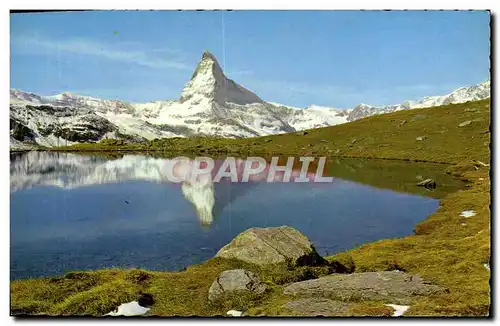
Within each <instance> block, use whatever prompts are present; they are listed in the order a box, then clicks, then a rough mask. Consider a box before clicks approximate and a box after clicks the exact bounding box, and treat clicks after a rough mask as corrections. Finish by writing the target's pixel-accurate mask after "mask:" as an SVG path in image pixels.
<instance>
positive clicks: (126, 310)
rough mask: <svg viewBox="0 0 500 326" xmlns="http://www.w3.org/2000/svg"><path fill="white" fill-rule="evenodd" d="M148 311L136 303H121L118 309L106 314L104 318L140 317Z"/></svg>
mask: <svg viewBox="0 0 500 326" xmlns="http://www.w3.org/2000/svg"><path fill="white" fill-rule="evenodd" d="M149 310H151V309H150V308H145V307H143V306H141V305H139V303H138V302H137V301H132V302H128V303H122V304H121V305H120V306H119V307H118V309H116V310H115V311H111V312H110V313H107V314H106V316H140V315H144V314H145V313H147V312H148V311H149Z"/></svg>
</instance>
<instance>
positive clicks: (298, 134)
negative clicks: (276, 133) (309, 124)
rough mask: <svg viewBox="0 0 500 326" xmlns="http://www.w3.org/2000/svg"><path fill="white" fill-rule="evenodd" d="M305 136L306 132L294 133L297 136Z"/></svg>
mask: <svg viewBox="0 0 500 326" xmlns="http://www.w3.org/2000/svg"><path fill="white" fill-rule="evenodd" d="M307 134H308V132H307V131H299V132H298V133H296V135H297V136H305V135H307Z"/></svg>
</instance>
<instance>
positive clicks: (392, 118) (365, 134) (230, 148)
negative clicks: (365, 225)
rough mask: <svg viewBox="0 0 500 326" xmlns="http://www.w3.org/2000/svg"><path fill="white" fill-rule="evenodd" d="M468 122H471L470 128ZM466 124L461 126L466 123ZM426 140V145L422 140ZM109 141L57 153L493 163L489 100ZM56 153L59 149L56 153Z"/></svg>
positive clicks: (68, 148) (70, 148) (74, 147)
mask: <svg viewBox="0 0 500 326" xmlns="http://www.w3.org/2000/svg"><path fill="white" fill-rule="evenodd" d="M468 121H470V123H469V124H467V123H468ZM462 123H466V125H465V126H463V127H460V124H462ZM417 137H422V140H417ZM119 144H121V142H120V141H115V140H108V141H103V142H101V143H98V144H78V145H75V146H70V147H61V148H58V149H57V150H104V151H106V150H117V149H121V150H146V151H160V152H165V153H175V152H182V153H193V155H194V154H199V153H204V154H206V153H212V154H214V155H218V154H219V155H225V153H233V154H241V155H246V154H269V155H271V154H282V155H284V154H293V155H329V156H343V157H365V158H388V159H402V160H413V161H429V162H443V163H458V162H461V161H463V160H467V159H470V158H474V159H477V160H481V161H485V162H486V161H488V160H489V150H490V147H489V146H490V110H489V101H488V100H481V101H475V102H468V103H462V104H449V105H443V106H438V107H433V108H423V109H415V110H403V111H397V112H393V113H389V114H383V115H375V116H372V117H368V118H364V119H361V120H357V121H354V122H350V123H346V124H341V125H336V126H332V127H325V128H317V129H311V130H307V131H301V132H293V133H287V134H281V135H273V136H264V137H254V138H246V139H225V138H211V137H193V138H188V139H185V138H170V139H158V140H153V141H149V142H147V143H143V144H123V145H119ZM54 150H56V149H54Z"/></svg>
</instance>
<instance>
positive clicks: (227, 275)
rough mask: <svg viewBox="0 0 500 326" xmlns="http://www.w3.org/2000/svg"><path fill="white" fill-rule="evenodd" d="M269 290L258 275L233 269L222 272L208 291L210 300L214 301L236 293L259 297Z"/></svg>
mask: <svg viewBox="0 0 500 326" xmlns="http://www.w3.org/2000/svg"><path fill="white" fill-rule="evenodd" d="M268 288H269V287H268V285H267V284H265V283H262V282H261V280H260V278H259V277H258V276H257V275H256V274H254V273H252V272H250V271H247V270H244V269H232V270H227V271H224V272H222V273H221V274H220V275H219V276H218V277H217V279H216V280H215V281H214V282H213V283H212V286H210V289H209V290H208V299H209V300H210V301H213V300H216V299H218V298H219V297H220V296H222V295H225V294H231V293H233V292H235V291H250V292H253V293H255V294H257V295H259V294H262V293H264V292H266V290H267V289H268Z"/></svg>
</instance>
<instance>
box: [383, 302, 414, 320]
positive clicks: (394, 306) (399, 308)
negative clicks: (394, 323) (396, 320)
mask: <svg viewBox="0 0 500 326" xmlns="http://www.w3.org/2000/svg"><path fill="white" fill-rule="evenodd" d="M386 306H388V307H391V308H392V309H394V313H393V314H392V317H399V316H403V314H404V313H405V312H406V311H407V310H408V309H410V306H400V305H397V304H386Z"/></svg>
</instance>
